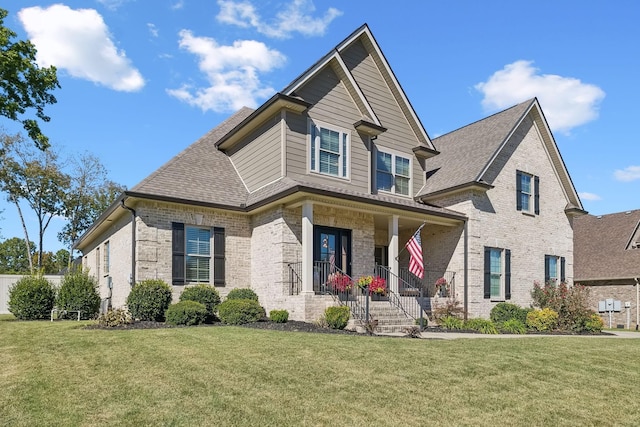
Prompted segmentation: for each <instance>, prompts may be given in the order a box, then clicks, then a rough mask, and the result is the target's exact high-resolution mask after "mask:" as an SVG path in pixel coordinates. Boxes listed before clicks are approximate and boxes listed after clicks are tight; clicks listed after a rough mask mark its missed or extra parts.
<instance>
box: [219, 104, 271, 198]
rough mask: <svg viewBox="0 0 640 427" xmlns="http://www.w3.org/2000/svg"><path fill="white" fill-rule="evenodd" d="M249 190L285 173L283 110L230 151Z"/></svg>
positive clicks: (228, 153)
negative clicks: (282, 164) (282, 163)
mask: <svg viewBox="0 0 640 427" xmlns="http://www.w3.org/2000/svg"><path fill="white" fill-rule="evenodd" d="M227 155H228V156H229V157H230V158H231V161H232V163H233V165H234V166H235V168H236V170H237V171H238V173H239V174H240V178H241V179H242V181H243V182H244V184H245V185H246V186H247V188H248V189H249V191H255V190H257V189H258V188H260V187H262V186H264V185H266V184H269V183H271V182H273V181H275V180H276V179H278V178H280V177H281V176H282V167H281V158H282V132H281V126H280V114H279V113H278V114H276V115H274V116H273V117H270V118H269V119H268V120H266V121H265V122H264V123H262V124H261V125H260V126H259V127H258V128H257V129H256V130H255V131H254V132H252V133H251V134H250V135H249V136H248V137H247V138H246V139H245V140H244V141H242V142H241V143H240V144H238V145H236V146H235V147H233V148H232V149H230V150H229V151H228V152H227Z"/></svg>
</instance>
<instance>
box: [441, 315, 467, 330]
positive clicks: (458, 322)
mask: <svg viewBox="0 0 640 427" xmlns="http://www.w3.org/2000/svg"><path fill="white" fill-rule="evenodd" d="M438 323H439V324H440V326H442V327H443V328H445V329H451V330H454V329H462V327H463V326H464V322H463V321H462V319H460V318H458V317H455V316H445V317H443V318H442V319H440V320H439V321H438Z"/></svg>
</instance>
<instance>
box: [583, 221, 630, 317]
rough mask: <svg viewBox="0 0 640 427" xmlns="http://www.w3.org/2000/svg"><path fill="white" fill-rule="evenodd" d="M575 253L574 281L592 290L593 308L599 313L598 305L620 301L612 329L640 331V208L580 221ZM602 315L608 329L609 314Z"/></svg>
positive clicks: (614, 313) (613, 315)
mask: <svg viewBox="0 0 640 427" xmlns="http://www.w3.org/2000/svg"><path fill="white" fill-rule="evenodd" d="M574 254H575V267H574V272H575V273H574V275H575V279H574V280H575V282H576V283H580V284H582V285H585V286H588V287H589V289H590V299H591V308H592V309H594V310H596V311H598V310H599V309H600V308H601V307H599V304H598V303H599V302H600V301H605V302H606V300H607V299H612V300H614V301H620V307H619V309H618V310H616V311H614V312H613V313H612V326H614V327H616V326H617V325H624V327H627V326H629V327H631V328H637V326H638V317H639V316H640V313H638V299H639V297H640V292H639V291H640V284H639V282H640V209H638V210H634V211H628V212H620V213H614V214H609V215H600V216H593V215H585V216H583V217H581V218H579V219H578V220H577V221H576V222H575V228H574ZM625 303H629V304H628V305H629V307H626V306H625ZM605 308H606V307H605ZM617 308H618V307H616V309H617ZM600 315H601V316H602V318H603V320H604V321H605V325H607V326H608V325H609V313H608V312H600Z"/></svg>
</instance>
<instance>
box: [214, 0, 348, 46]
mask: <svg viewBox="0 0 640 427" xmlns="http://www.w3.org/2000/svg"><path fill="white" fill-rule="evenodd" d="M218 5H219V6H220V13H218V16H217V17H216V19H217V20H218V21H219V22H222V23H225V24H231V25H237V26H239V27H242V28H249V27H253V28H255V29H256V30H257V31H258V32H259V33H261V34H264V35H266V36H268V37H273V38H278V39H286V38H289V37H292V34H293V33H296V32H297V33H300V34H302V35H304V36H318V35H320V36H321V35H323V34H324V33H325V31H326V29H327V27H328V26H329V24H330V23H331V21H333V20H334V19H335V18H337V17H338V16H340V15H342V12H341V11H339V10H338V9H336V8H333V7H330V8H329V9H328V10H327V11H326V12H325V14H324V16H322V17H318V18H314V17H313V16H312V14H313V12H315V10H316V8H315V6H314V5H313V2H312V1H311V0H293V1H292V2H291V3H290V4H289V5H287V6H286V7H285V8H284V9H283V10H282V11H280V12H278V13H277V14H276V16H275V18H274V19H273V20H272V22H270V23H267V22H265V21H263V19H262V18H261V17H260V14H259V13H258V11H257V10H256V7H255V6H254V5H253V4H252V3H251V2H249V1H234V0H218Z"/></svg>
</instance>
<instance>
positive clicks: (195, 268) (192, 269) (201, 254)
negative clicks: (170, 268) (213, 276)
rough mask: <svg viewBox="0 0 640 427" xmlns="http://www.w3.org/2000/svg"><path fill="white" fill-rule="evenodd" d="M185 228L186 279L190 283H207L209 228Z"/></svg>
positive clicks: (209, 252) (209, 248) (209, 244)
mask: <svg viewBox="0 0 640 427" xmlns="http://www.w3.org/2000/svg"><path fill="white" fill-rule="evenodd" d="M185 228H186V230H185V231H186V233H185V234H186V238H187V242H186V243H187V244H186V253H185V259H186V280H187V282H191V283H209V270H210V265H211V230H210V229H208V228H198V227H185Z"/></svg>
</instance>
